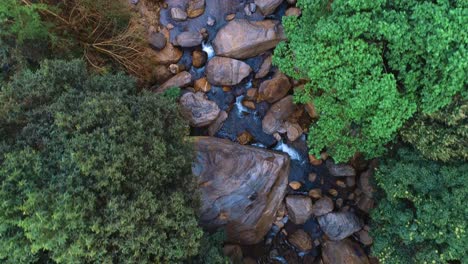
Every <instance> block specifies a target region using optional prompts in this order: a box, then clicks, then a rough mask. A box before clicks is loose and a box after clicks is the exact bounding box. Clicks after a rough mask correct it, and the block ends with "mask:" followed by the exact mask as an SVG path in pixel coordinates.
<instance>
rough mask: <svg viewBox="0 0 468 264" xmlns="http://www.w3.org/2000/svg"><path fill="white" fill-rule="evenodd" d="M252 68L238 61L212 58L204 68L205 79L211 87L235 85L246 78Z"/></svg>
mask: <svg viewBox="0 0 468 264" xmlns="http://www.w3.org/2000/svg"><path fill="white" fill-rule="evenodd" d="M251 71H252V68H250V66H249V65H248V64H247V63H245V62H243V61H240V60H235V59H230V58H225V57H214V58H212V59H211V60H210V61H209V62H208V64H207V66H206V77H207V78H208V82H210V83H211V84H213V85H220V86H221V85H236V84H238V83H240V82H241V81H242V80H243V79H244V78H245V77H247V76H248V75H249V74H250V72H251Z"/></svg>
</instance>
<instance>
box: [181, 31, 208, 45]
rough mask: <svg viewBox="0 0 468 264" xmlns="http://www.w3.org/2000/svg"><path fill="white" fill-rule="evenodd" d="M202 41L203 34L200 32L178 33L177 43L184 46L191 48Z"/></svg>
mask: <svg viewBox="0 0 468 264" xmlns="http://www.w3.org/2000/svg"><path fill="white" fill-rule="evenodd" d="M202 41H203V36H202V34H200V33H199V32H194V31H185V32H182V33H180V34H179V35H177V37H176V41H175V42H176V43H175V44H176V45H179V46H181V47H183V48H190V47H195V46H198V45H200V44H201V43H202Z"/></svg>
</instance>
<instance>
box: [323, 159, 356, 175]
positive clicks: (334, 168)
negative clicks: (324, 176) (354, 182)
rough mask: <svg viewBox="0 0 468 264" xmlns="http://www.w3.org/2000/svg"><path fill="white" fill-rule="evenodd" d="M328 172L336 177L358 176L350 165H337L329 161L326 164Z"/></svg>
mask: <svg viewBox="0 0 468 264" xmlns="http://www.w3.org/2000/svg"><path fill="white" fill-rule="evenodd" d="M325 164H326V165H327V168H328V171H329V172H330V174H331V175H332V176H335V177H348V176H349V177H350V176H356V170H355V169H354V168H353V167H352V166H351V165H348V164H335V163H334V162H333V161H331V160H327V161H326V163H325Z"/></svg>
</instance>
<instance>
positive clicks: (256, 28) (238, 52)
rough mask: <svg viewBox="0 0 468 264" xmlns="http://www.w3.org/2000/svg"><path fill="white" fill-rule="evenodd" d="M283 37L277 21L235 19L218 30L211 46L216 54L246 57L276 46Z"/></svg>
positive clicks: (239, 57) (238, 57) (236, 57)
mask: <svg viewBox="0 0 468 264" xmlns="http://www.w3.org/2000/svg"><path fill="white" fill-rule="evenodd" d="M285 39H286V36H285V34H284V31H283V27H282V26H281V24H280V23H279V21H274V20H262V21H248V20H245V19H235V20H232V21H230V22H229V23H227V25H226V26H224V27H222V28H221V29H220V30H219V31H218V33H217V34H216V37H215V39H214V40H213V48H214V50H215V52H216V54H217V55H218V56H224V57H230V58H235V59H247V58H250V57H255V56H257V55H260V54H262V53H263V52H265V51H267V50H270V49H272V48H274V47H276V45H277V44H278V43H279V42H280V41H282V40H285Z"/></svg>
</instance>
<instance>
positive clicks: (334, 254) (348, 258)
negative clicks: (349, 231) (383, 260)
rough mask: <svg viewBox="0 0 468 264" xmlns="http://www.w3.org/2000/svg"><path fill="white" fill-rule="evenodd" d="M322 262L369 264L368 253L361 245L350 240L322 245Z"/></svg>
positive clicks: (328, 242) (326, 263)
mask: <svg viewBox="0 0 468 264" xmlns="http://www.w3.org/2000/svg"><path fill="white" fill-rule="evenodd" d="M322 261H323V263H324V264H342V263H343V264H344V263H346V264H369V263H370V262H369V259H368V258H367V255H366V253H365V252H364V251H363V250H362V248H361V247H360V246H359V244H357V243H354V242H353V241H351V240H350V239H345V240H341V241H325V242H324V243H323V244H322Z"/></svg>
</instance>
